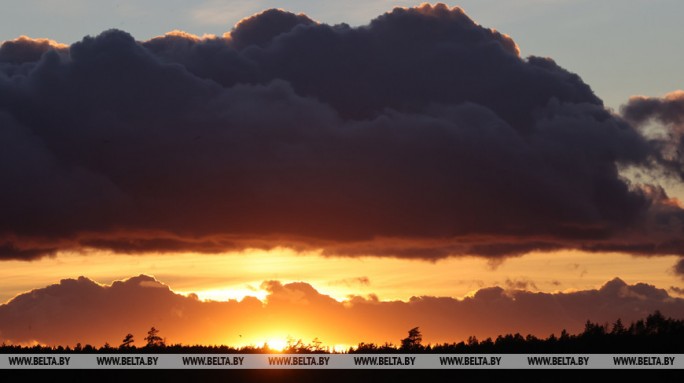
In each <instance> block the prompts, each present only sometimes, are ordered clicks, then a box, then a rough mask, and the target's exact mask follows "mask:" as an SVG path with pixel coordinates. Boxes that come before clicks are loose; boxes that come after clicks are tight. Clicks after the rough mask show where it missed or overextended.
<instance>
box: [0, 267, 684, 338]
mask: <svg viewBox="0 0 684 383" xmlns="http://www.w3.org/2000/svg"><path fill="white" fill-rule="evenodd" d="M262 288H264V289H266V290H267V291H268V292H269V293H268V296H267V297H266V300H265V302H264V303H262V302H261V301H259V300H257V299H256V298H245V299H244V300H242V301H240V302H238V301H228V302H204V301H200V300H198V299H197V298H196V297H193V296H190V297H184V296H181V295H177V294H175V293H173V292H172V291H171V290H170V289H169V287H168V286H166V285H164V284H163V283H161V282H159V281H157V280H155V279H154V278H152V277H149V276H144V275H141V276H138V277H134V278H130V279H128V280H125V281H118V282H114V283H113V284H112V285H109V286H107V285H99V284H97V283H95V282H93V281H91V280H89V279H87V278H84V277H80V278H78V279H67V280H62V281H61V282H60V283H59V284H56V285H52V286H48V287H46V288H41V289H36V290H33V291H31V292H28V293H25V294H22V295H19V296H17V297H16V298H14V299H13V300H11V301H10V302H8V303H7V304H4V305H0V340H2V341H6V342H10V343H22V344H30V343H33V342H39V343H43V344H50V345H58V344H61V345H72V346H73V345H74V344H76V343H77V342H80V343H82V344H86V343H89V344H92V345H103V344H104V343H105V342H109V343H110V344H111V345H113V346H118V344H119V343H120V342H121V340H122V339H123V337H124V335H126V334H127V333H129V332H130V333H133V334H134V335H136V339H137V340H138V341H137V343H136V344H137V345H138V346H142V345H144V341H143V340H142V338H143V337H144V335H145V334H146V332H147V330H149V328H150V327H151V326H155V327H156V328H157V329H159V330H160V335H162V336H164V337H166V339H167V342H169V343H183V344H198V343H199V344H217V343H224V344H229V345H231V344H232V345H236V344H243V343H244V342H245V341H248V342H255V343H256V342H259V341H264V340H267V339H270V338H280V339H284V338H285V337H287V336H288V335H289V336H292V337H295V339H297V338H302V340H304V341H305V342H308V341H310V340H312V339H314V338H316V337H317V338H319V339H320V340H322V341H323V342H325V343H326V344H329V345H333V344H348V345H356V344H358V343H359V342H374V343H380V344H382V343H384V342H393V343H395V344H397V343H398V342H399V340H400V339H402V338H403V337H405V336H406V331H407V330H408V329H410V328H413V327H416V326H420V328H421V330H422V332H423V339H424V341H425V342H426V343H443V342H458V341H461V340H463V339H466V338H467V337H468V336H471V335H475V336H477V337H478V338H480V339H483V338H486V337H496V336H497V335H500V334H505V333H516V332H520V333H522V334H524V335H526V334H528V333H529V334H534V335H537V336H540V337H546V336H548V335H550V334H551V333H555V334H556V335H558V334H560V332H561V330H562V329H566V330H568V331H569V332H570V333H577V332H580V331H582V330H583V328H584V323H585V322H586V321H587V320H591V321H593V322H598V323H613V322H614V321H615V320H616V319H618V318H621V319H622V320H623V322H625V323H628V322H630V321H634V320H637V319H641V318H643V317H645V316H646V315H648V314H650V313H652V312H653V311H655V310H660V311H661V312H662V313H663V314H664V315H666V316H672V317H682V316H684V300H683V299H681V298H673V297H671V296H669V295H668V293H667V292H666V291H665V290H662V289H657V288H655V287H654V286H652V285H647V284H643V283H638V284H635V285H628V284H626V283H625V282H623V281H622V280H620V279H617V278H616V279H614V280H612V281H609V282H607V283H606V284H605V285H603V287H601V288H600V289H598V290H586V291H578V292H573V293H565V294H563V293H555V294H551V293H535V292H530V291H525V290H519V289H506V290H504V289H502V288H500V287H490V288H483V289H480V290H479V291H478V292H477V293H475V295H474V296H472V297H470V298H465V299H463V300H458V299H453V298H447V297H432V296H422V297H413V298H411V299H410V300H409V301H406V302H404V301H382V300H379V299H378V298H377V297H375V296H369V297H359V296H357V297H351V298H350V299H348V300H347V301H345V302H338V301H336V300H334V299H332V298H331V297H329V296H327V295H323V294H321V293H319V292H318V291H316V290H315V289H314V288H313V287H312V286H311V285H309V284H307V283H304V282H297V283H288V284H282V283H281V282H278V281H267V282H264V283H263V284H262ZM257 345H259V346H260V345H261V344H257Z"/></svg>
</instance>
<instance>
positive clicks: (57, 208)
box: [0, 5, 684, 259]
mask: <svg viewBox="0 0 684 383" xmlns="http://www.w3.org/2000/svg"><path fill="white" fill-rule="evenodd" d="M518 52H519V51H518V48H517V46H516V45H515V43H514V42H513V40H512V39H511V38H510V37H508V36H506V35H503V34H501V33H499V32H497V31H494V30H491V29H486V28H484V27H481V26H480V25H478V24H476V23H475V22H473V21H472V20H471V19H470V18H468V16H467V15H465V13H464V12H463V11H462V10H460V9H458V8H454V9H449V8H447V7H446V6H443V5H436V6H429V5H423V6H421V7H418V8H411V9H395V10H394V11H392V12H389V13H387V14H384V15H382V16H380V17H378V18H376V19H375V20H373V21H372V22H371V23H370V24H369V25H367V26H362V27H358V28H352V27H349V26H347V25H335V26H330V25H325V24H319V23H316V22H314V21H312V20H310V19H309V18H307V17H306V16H304V15H293V14H290V13H287V12H284V11H279V10H270V11H266V12H264V13H261V14H259V15H256V16H253V17H251V18H248V19H246V20H244V21H242V22H241V23H240V24H238V25H237V26H236V27H235V29H233V31H231V32H230V33H229V34H227V35H226V36H224V37H223V38H211V39H197V38H195V37H193V36H189V35H185V34H182V33H173V34H169V35H167V36H164V37H160V38H156V39H153V40H150V41H147V42H142V43H141V42H136V41H135V40H134V39H133V38H132V37H131V36H130V35H128V34H127V33H125V32H122V31H116V30H111V31H107V32H104V33H102V34H101V35H99V36H96V37H86V38H84V39H83V40H82V41H80V42H77V43H74V44H73V45H71V46H70V47H68V49H65V48H62V47H54V46H52V45H50V43H49V42H46V41H44V40H40V41H38V40H35V41H34V40H30V39H19V40H15V41H13V42H6V43H5V44H3V45H2V47H1V48H0V180H1V182H2V185H3V187H2V188H0V209H1V210H2V214H1V215H0V258H5V259H31V258H35V257H39V256H41V255H46V254H53V253H54V252H56V251H59V250H65V249H80V248H84V247H88V248H97V249H109V250H115V251H118V252H154V251H186V250H193V251H201V252H220V251H225V250H230V249H240V248H245V247H252V246H257V247H270V246H275V245H286V246H292V247H294V248H312V247H313V248H323V249H325V252H326V254H337V255H357V254H363V255H388V256H400V257H414V258H426V259H434V258H438V257H444V256H449V255H460V254H474V255H482V256H492V257H495V256H504V255H514V254H523V253H526V252H529V251H532V250H557V249H585V250H591V251H625V252H630V253H634V254H684V243H682V240H681V238H682V234H683V232H682V231H683V230H682V220H683V218H684V213H683V212H682V209H681V208H680V207H679V206H678V205H677V204H676V203H672V200H670V199H669V198H668V197H667V196H666V195H665V193H664V191H663V190H662V189H661V188H659V187H658V186H657V185H632V184H630V182H629V181H627V180H625V179H624V178H622V177H620V175H619V172H618V165H632V166H646V167H653V166H660V167H663V168H667V169H673V166H674V165H675V164H676V161H677V160H676V158H673V157H671V156H670V157H668V156H666V155H665V154H663V153H664V151H665V149H667V148H666V146H667V145H665V143H664V142H663V141H662V140H660V141H654V140H652V139H649V138H646V136H645V135H644V134H642V132H641V131H640V130H639V129H636V128H635V127H634V126H633V124H631V123H630V122H628V121H626V120H623V119H622V118H620V117H618V116H616V115H614V114H612V113H610V112H609V111H607V110H606V109H604V107H603V106H602V102H601V100H599V99H598V98H597V97H596V96H595V95H594V94H593V92H592V91H591V89H590V87H589V86H588V85H587V84H585V83H584V82H583V81H582V80H581V79H580V78H579V76H577V75H576V74H574V73H571V72H569V71H567V70H565V69H563V68H561V67H560V66H558V65H557V64H556V63H555V62H553V61H552V60H551V59H548V58H539V57H529V58H527V59H523V58H521V57H519V55H518ZM629 116H632V115H631V114H629V113H628V117H629ZM667 116H670V114H667ZM663 118H664V117H663ZM668 118H669V117H668Z"/></svg>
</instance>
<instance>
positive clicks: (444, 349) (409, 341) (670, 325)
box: [0, 311, 684, 354]
mask: <svg viewBox="0 0 684 383" xmlns="http://www.w3.org/2000/svg"><path fill="white" fill-rule="evenodd" d="M143 340H144V343H143V344H142V345H141V346H140V347H138V346H137V345H136V343H135V337H134V335H133V334H130V333H129V334H126V335H125V336H124V338H123V340H122V341H121V344H120V345H119V346H118V347H115V346H111V345H109V344H108V343H106V344H105V345H104V346H102V347H94V346H92V345H89V344H86V345H85V346H82V345H81V344H80V343H78V344H76V346H74V347H73V348H71V347H69V346H66V347H64V346H41V345H36V346H32V347H25V346H19V345H8V344H5V343H3V344H2V345H0V353H70V352H76V353H79V352H81V353H130V352H136V353H207V354H211V353H246V354H250V353H254V354H257V353H259V354H261V353H274V352H282V353H291V354H306V353H344V352H346V353H449V354H478V353H482V354H507V353H522V354H534V353H559V354H561V353H571V354H572V353H592V354H601V353H684V320H681V319H673V318H666V317H665V316H663V314H661V313H660V312H659V311H656V312H654V313H653V314H650V315H648V316H647V317H646V318H645V319H640V320H638V321H636V322H632V323H630V324H629V325H628V326H626V325H625V324H623V323H622V321H621V320H620V319H618V320H616V321H615V322H613V323H612V324H611V323H604V324H599V323H592V322H591V321H587V322H586V324H585V326H584V330H583V331H582V332H581V333H578V334H574V335H571V334H568V332H567V331H566V330H563V331H561V333H560V336H556V335H555V334H551V335H550V336H548V337H547V338H538V337H535V336H534V335H527V336H522V335H521V334H519V333H516V334H506V335H499V336H498V337H496V339H492V338H486V339H484V340H478V339H477V337H475V336H470V337H469V338H468V339H467V340H466V341H462V342H458V343H442V344H427V345H426V344H423V337H422V333H421V331H420V328H419V327H414V328H412V329H410V330H409V331H408V336H407V337H406V338H403V339H401V340H400V342H399V344H397V345H395V344H393V343H384V344H382V345H378V344H375V343H363V342H362V343H359V344H358V345H357V346H356V347H350V348H349V349H348V350H343V351H340V350H334V349H333V350H331V349H330V348H329V347H324V346H322V342H321V341H320V340H319V339H318V338H316V339H314V340H312V341H311V342H309V343H305V342H303V341H302V340H301V339H299V340H294V339H289V340H288V344H287V346H286V347H285V348H284V349H283V350H282V351H277V350H273V349H271V348H269V347H268V344H264V345H263V346H244V347H237V348H236V347H231V346H226V345H220V346H206V345H182V344H172V345H169V344H167V342H166V339H165V338H162V337H161V336H160V335H159V330H158V329H156V328H155V327H152V328H151V329H150V330H149V331H148V332H147V336H146V337H145V338H143Z"/></svg>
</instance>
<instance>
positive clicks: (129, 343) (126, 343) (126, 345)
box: [119, 327, 154, 348]
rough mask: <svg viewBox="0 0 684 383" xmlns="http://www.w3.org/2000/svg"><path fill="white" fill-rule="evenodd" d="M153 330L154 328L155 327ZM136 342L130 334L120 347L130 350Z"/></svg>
mask: <svg viewBox="0 0 684 383" xmlns="http://www.w3.org/2000/svg"><path fill="white" fill-rule="evenodd" d="M153 328H154V327H153ZM146 339H147V338H146ZM134 342H135V340H134V339H133V334H131V333H128V334H126V337H125V338H124V339H123V341H122V342H121V345H120V346H119V348H130V347H133V346H132V344H133V343H134Z"/></svg>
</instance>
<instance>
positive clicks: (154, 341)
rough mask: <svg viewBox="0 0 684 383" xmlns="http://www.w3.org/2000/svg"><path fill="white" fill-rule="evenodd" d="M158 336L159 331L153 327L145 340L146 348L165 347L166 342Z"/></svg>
mask: <svg viewBox="0 0 684 383" xmlns="http://www.w3.org/2000/svg"><path fill="white" fill-rule="evenodd" d="M157 334H159V330H157V329H156V328H154V327H152V328H151V329H150V331H148V332H147V336H146V337H145V340H146V341H147V345H146V347H163V346H164V340H163V339H162V338H161V337H160V336H159V335H157Z"/></svg>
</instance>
